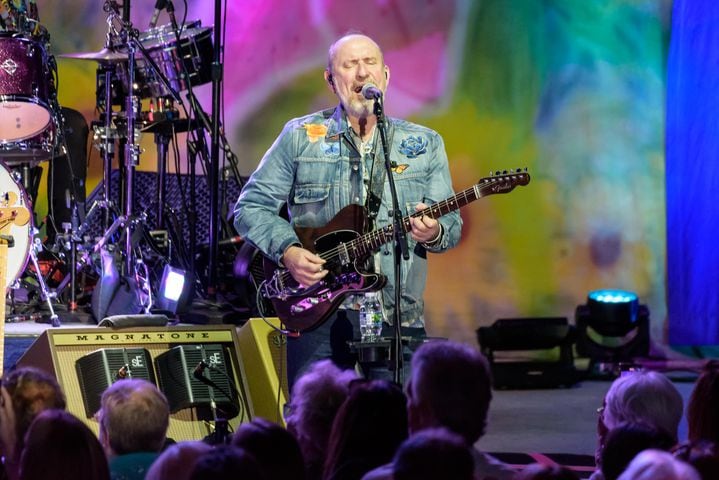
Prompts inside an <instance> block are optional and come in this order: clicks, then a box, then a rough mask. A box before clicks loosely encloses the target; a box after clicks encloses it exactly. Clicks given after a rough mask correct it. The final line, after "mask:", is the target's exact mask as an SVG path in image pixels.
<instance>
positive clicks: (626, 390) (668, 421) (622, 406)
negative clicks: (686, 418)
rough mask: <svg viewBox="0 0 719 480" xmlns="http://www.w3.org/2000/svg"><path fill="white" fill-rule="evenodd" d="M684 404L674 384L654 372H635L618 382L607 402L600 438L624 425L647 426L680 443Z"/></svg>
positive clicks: (618, 379) (610, 389) (611, 389)
mask: <svg viewBox="0 0 719 480" xmlns="http://www.w3.org/2000/svg"><path fill="white" fill-rule="evenodd" d="M682 408H683V400H682V396H681V394H680V393H679V391H678V390H677V388H676V387H675V386H674V384H673V383H672V382H671V381H670V380H669V379H668V378H667V377H666V376H665V375H663V374H661V373H658V372H654V371H640V372H632V373H629V374H626V375H622V376H621V377H619V378H617V379H616V380H615V381H614V382H613V383H612V385H611V387H609V391H608V392H607V395H606V396H605V398H604V409H603V411H602V415H601V419H600V420H601V425H600V434H601V433H602V431H603V430H604V428H606V431H609V430H611V429H613V428H614V427H616V426H618V425H619V424H621V423H643V424H645V425H651V426H654V427H657V428H659V429H662V430H664V431H665V432H668V433H669V434H670V435H671V436H672V438H674V439H675V441H676V439H677V431H678V429H679V421H680V420H681V418H682Z"/></svg>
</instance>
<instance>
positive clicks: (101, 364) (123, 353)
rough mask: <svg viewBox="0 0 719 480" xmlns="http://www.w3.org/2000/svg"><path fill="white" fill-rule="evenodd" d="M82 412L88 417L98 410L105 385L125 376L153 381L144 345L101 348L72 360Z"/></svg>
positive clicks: (148, 356)
mask: <svg viewBox="0 0 719 480" xmlns="http://www.w3.org/2000/svg"><path fill="white" fill-rule="evenodd" d="M75 368H76V369H77V380H78V382H79V383H80V392H81V394H82V403H83V405H85V415H86V417H87V418H91V417H92V416H93V415H95V413H96V412H97V411H98V410H99V409H100V397H101V396H102V392H104V391H105V390H106V389H107V387H109V386H110V385H112V384H113V383H115V382H116V381H118V380H122V379H125V378H142V379H143V380H147V381H149V382H152V383H156V382H155V372H154V371H153V370H152V358H151V357H150V352H148V351H147V350H146V349H144V348H101V349H99V350H95V351H94V352H91V353H88V354H87V355H84V356H82V357H80V358H79V359H78V360H77V362H75Z"/></svg>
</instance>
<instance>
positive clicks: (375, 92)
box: [362, 83, 382, 100]
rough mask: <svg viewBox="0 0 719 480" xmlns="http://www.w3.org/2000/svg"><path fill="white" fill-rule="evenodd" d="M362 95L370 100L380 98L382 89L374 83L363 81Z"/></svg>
mask: <svg viewBox="0 0 719 480" xmlns="http://www.w3.org/2000/svg"><path fill="white" fill-rule="evenodd" d="M362 96H363V97H364V98H366V99H367V100H372V99H375V98H376V99H381V98H382V90H380V89H379V88H377V85H375V84H374V83H365V85H364V87H362Z"/></svg>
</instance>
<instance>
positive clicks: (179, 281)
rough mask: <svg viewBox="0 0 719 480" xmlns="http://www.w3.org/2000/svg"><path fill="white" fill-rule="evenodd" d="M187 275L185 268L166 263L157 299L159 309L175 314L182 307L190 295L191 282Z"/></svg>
mask: <svg viewBox="0 0 719 480" xmlns="http://www.w3.org/2000/svg"><path fill="white" fill-rule="evenodd" d="M186 277H187V273H186V272H185V271H184V270H182V269H179V268H175V267H172V266H170V265H165V268H164V270H163V271H162V280H161V281H160V288H159V294H158V299H157V307H158V308H159V309H161V310H164V311H167V312H170V313H172V314H173V315H174V314H176V313H177V312H178V311H179V310H180V309H181V307H182V306H183V305H184V304H185V303H186V299H187V298H188V297H189V290H190V282H188V281H187V278H186Z"/></svg>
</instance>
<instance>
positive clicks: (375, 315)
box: [359, 292, 382, 342]
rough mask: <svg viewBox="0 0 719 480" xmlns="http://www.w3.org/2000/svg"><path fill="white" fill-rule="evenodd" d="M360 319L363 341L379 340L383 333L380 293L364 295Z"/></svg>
mask: <svg viewBox="0 0 719 480" xmlns="http://www.w3.org/2000/svg"><path fill="white" fill-rule="evenodd" d="M359 318H360V320H359V322H360V334H361V335H362V341H363V342H373V341H375V340H377V339H378V338H379V336H380V334H381V333H382V306H381V305H380V303H379V292H368V293H365V294H364V300H363V301H362V305H361V306H360V315H359Z"/></svg>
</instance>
